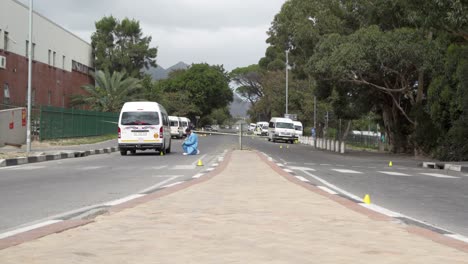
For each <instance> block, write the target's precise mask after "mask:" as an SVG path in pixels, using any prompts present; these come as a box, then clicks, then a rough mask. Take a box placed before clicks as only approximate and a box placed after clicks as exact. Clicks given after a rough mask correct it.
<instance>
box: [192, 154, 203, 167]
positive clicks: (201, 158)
mask: <svg viewBox="0 0 468 264" xmlns="http://www.w3.org/2000/svg"><path fill="white" fill-rule="evenodd" d="M205 157H206V154H205V155H202V156H201V157H199V158H197V159H196V160H195V162H193V163H192V165H193V166H197V163H198V161H199V160H203V159H204V158H205Z"/></svg>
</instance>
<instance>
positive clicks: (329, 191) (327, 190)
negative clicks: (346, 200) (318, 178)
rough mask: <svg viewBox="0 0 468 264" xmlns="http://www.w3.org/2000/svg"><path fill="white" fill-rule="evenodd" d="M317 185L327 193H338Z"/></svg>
mask: <svg viewBox="0 0 468 264" xmlns="http://www.w3.org/2000/svg"><path fill="white" fill-rule="evenodd" d="M317 187H319V188H320V189H322V190H323V191H326V192H327V193H329V194H335V195H336V194H338V193H337V192H335V191H333V190H331V189H329V188H327V187H325V186H317Z"/></svg>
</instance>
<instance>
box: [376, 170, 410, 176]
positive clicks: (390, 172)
mask: <svg viewBox="0 0 468 264" xmlns="http://www.w3.org/2000/svg"><path fill="white" fill-rule="evenodd" d="M378 172H379V173H383V174H387V175H393V176H411V175H409V174H405V173H401V172H395V171H378Z"/></svg>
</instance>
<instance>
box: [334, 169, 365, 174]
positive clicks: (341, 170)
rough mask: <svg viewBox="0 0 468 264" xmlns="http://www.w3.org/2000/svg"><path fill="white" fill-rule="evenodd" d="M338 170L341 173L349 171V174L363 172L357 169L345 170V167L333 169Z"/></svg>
mask: <svg viewBox="0 0 468 264" xmlns="http://www.w3.org/2000/svg"><path fill="white" fill-rule="evenodd" d="M332 170H334V171H336V172H340V173H347V174H362V172H359V171H355V170H345V169H332Z"/></svg>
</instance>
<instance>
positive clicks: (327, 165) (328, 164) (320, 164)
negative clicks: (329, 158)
mask: <svg viewBox="0 0 468 264" xmlns="http://www.w3.org/2000/svg"><path fill="white" fill-rule="evenodd" d="M330 165H331V164H320V166H330Z"/></svg>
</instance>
